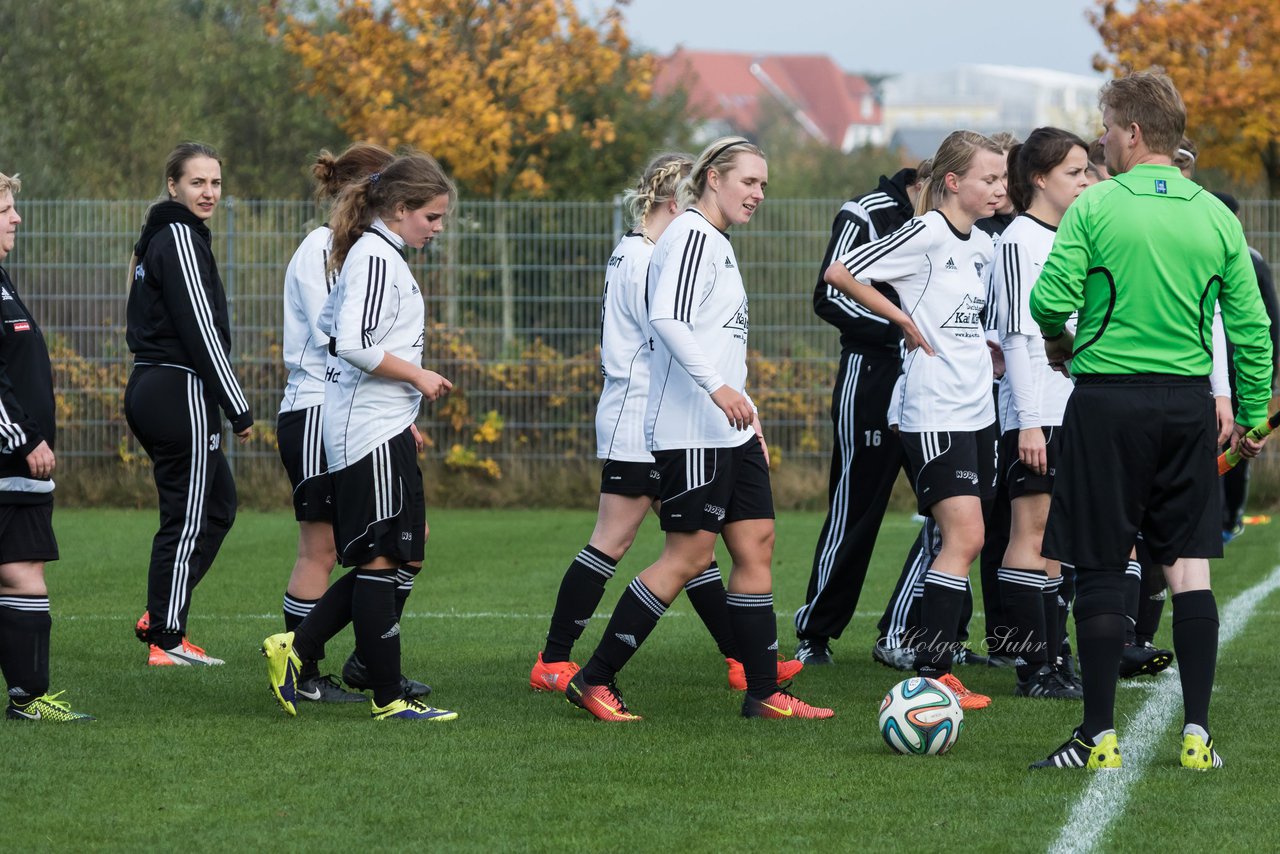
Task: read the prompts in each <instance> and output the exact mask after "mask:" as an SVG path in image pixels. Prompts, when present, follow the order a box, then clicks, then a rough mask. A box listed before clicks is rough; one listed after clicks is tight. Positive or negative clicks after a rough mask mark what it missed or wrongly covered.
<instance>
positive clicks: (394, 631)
mask: <svg viewBox="0 0 1280 854" xmlns="http://www.w3.org/2000/svg"><path fill="white" fill-rule="evenodd" d="M398 634H400V624H399V623H396V624H395V625H394V626H392V627H391V628H390V629H388V630H387V633H386V634H385V635H383V636H382V639H383V640H388V639H390V638H393V637H395V636H396V635H398Z"/></svg>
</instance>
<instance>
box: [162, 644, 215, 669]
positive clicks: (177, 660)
mask: <svg viewBox="0 0 1280 854" xmlns="http://www.w3.org/2000/svg"><path fill="white" fill-rule="evenodd" d="M147 664H148V666H150V667H172V666H173V665H192V664H207V665H216V664H226V662H225V661H223V660H222V659H221V658H214V657H213V656H212V655H210V654H209V653H207V652H205V651H204V650H203V649H201V648H200V647H198V646H196V645H195V644H193V643H192V642H191V641H189V640H187V639H186V638H183V639H182V643H180V644H178V645H177V646H175V647H174V648H173V649H161V648H160V647H158V646H156V645H155V644H153V643H152V644H147Z"/></svg>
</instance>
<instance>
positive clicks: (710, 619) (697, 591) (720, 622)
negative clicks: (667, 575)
mask: <svg viewBox="0 0 1280 854" xmlns="http://www.w3.org/2000/svg"><path fill="white" fill-rule="evenodd" d="M684 592H685V595H686V596H688V597H689V604H690V605H692V606H693V610H694V611H695V612H697V614H698V616H699V617H700V618H701V619H702V622H703V623H704V624H705V625H706V627H707V631H709V632H711V637H712V639H713V640H715V642H716V646H717V647H718V648H719V649H720V654H721V655H723V656H724V657H725V658H734V659H736V658H738V648H737V645H736V644H735V643H734V639H733V629H732V628H730V626H729V606H728V604H726V600H725V589H724V582H723V581H722V580H721V579H720V566H719V565H718V564H717V563H716V562H715V561H714V560H713V561H711V565H710V566H708V567H707V568H706V569H705V570H703V571H702V572H701V573H699V574H698V575H696V576H694V578H693V580H692V581H690V582H689V583H688V584H686V585H685V586H684ZM775 630H776V626H775ZM775 640H776V638H775ZM739 660H740V659H739Z"/></svg>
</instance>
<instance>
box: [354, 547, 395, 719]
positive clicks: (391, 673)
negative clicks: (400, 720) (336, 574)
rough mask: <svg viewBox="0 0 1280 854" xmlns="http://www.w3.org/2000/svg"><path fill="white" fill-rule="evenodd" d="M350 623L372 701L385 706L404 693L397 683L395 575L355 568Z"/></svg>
mask: <svg viewBox="0 0 1280 854" xmlns="http://www.w3.org/2000/svg"><path fill="white" fill-rule="evenodd" d="M351 624H352V627H353V628H354V629H355V633H356V649H358V650H360V661H362V662H363V663H364V665H365V667H366V668H368V670H369V682H370V684H371V686H372V688H373V702H374V703H375V704H377V705H379V706H385V705H387V704H388V703H390V702H391V701H392V700H397V699H399V698H400V697H401V696H403V693H404V692H403V690H402V689H401V686H400V621H399V619H398V618H397V617H396V574H395V573H394V572H392V571H390V570H369V569H361V570H357V572H356V578H355V585H354V586H353V588H352V591H351Z"/></svg>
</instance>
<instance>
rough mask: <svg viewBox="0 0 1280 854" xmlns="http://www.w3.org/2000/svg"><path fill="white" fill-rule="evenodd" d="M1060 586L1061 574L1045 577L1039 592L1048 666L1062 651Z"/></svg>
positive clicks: (1053, 662)
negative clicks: (1042, 611) (1059, 609)
mask: <svg viewBox="0 0 1280 854" xmlns="http://www.w3.org/2000/svg"><path fill="white" fill-rule="evenodd" d="M1061 587H1062V576H1056V577H1054V578H1048V577H1046V578H1045V580H1044V590H1042V591H1041V592H1040V603H1041V606H1042V607H1043V608H1044V639H1045V648H1044V649H1045V662H1046V663H1048V664H1049V665H1050V666H1053V665H1056V664H1057V663H1058V658H1059V657H1060V656H1061V651H1062V636H1061V635H1060V634H1059V633H1058V631H1059V627H1058V594H1059V590H1060V588H1061Z"/></svg>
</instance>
